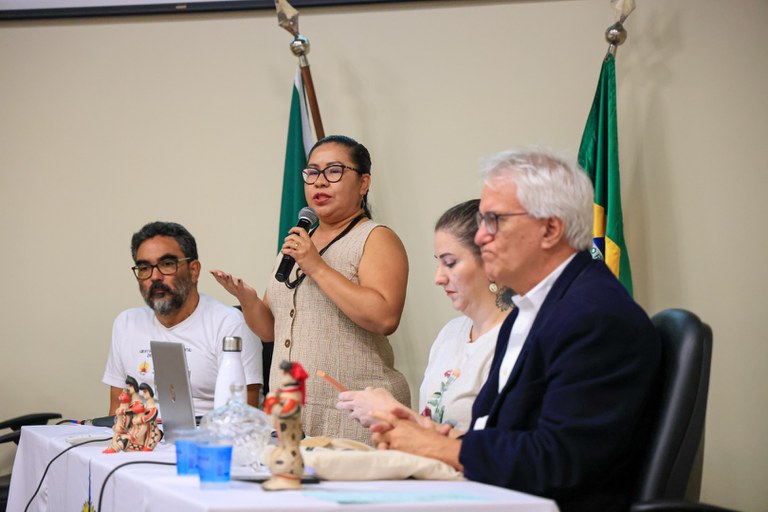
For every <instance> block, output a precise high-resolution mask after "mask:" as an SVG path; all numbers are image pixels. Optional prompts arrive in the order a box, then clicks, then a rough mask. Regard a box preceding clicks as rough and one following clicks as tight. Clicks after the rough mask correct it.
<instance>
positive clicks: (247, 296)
mask: <svg viewBox="0 0 768 512" xmlns="http://www.w3.org/2000/svg"><path fill="white" fill-rule="evenodd" d="M211 275H212V276H213V277H214V279H216V282H218V283H219V284H220V285H221V286H223V287H224V289H225V290H227V291H228V292H229V293H231V294H232V295H234V296H235V298H237V300H238V301H240V304H243V302H246V303H247V302H249V301H254V300H258V298H259V294H258V293H257V292H256V290H255V289H254V288H253V287H251V286H250V285H249V284H248V283H246V282H245V281H243V280H242V279H240V278H239V277H232V274H228V273H226V272H224V271H222V270H216V269H214V270H211Z"/></svg>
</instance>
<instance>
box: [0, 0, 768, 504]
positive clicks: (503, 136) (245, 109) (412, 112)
mask: <svg viewBox="0 0 768 512" xmlns="http://www.w3.org/2000/svg"><path fill="white" fill-rule="evenodd" d="M638 3H639V4H640V5H639V8H638V10H637V12H636V13H635V14H633V15H632V17H631V18H630V19H629V21H628V23H627V29H628V31H629V40H628V41H627V43H626V44H625V45H624V46H623V47H622V49H621V50H620V52H619V58H618V83H619V117H620V139H621V164H622V188H623V193H624V211H625V216H626V217H625V223H626V237H627V240H628V244H629V247H630V251H631V257H632V263H633V271H634V274H635V288H636V295H637V299H638V301H639V302H640V303H641V304H642V305H643V306H644V307H645V308H646V309H647V310H648V311H649V312H651V313H653V312H656V311H658V310H660V309H663V308H667V307H673V306H675V307H685V308H689V309H692V310H694V311H695V312H697V313H698V314H700V315H701V316H702V318H704V320H705V321H707V322H709V323H710V324H711V325H712V327H713V329H714V332H715V353H714V361H713V370H712V380H711V394H710V400H709V414H708V426H707V428H708V431H707V444H706V460H705V472H704V483H703V485H704V489H703V498H704V499H705V500H708V501H710V502H714V503H718V504H723V505H729V506H732V507H736V508H742V509H746V510H768V505H767V504H768V488H767V487H766V485H765V475H766V474H768V450H766V448H765V442H764V440H763V436H764V434H765V433H766V432H768V413H766V408H765V407H764V405H760V404H764V403H765V400H766V398H765V397H766V395H768V393H767V391H768V389H766V388H767V386H766V383H767V382H768V378H766V375H768V344H767V343H766V338H767V337H768V336H767V335H768V329H766V327H765V324H761V323H760V322H761V320H760V319H759V315H760V314H761V310H762V308H763V307H764V305H765V300H764V298H763V294H764V290H766V288H768V273H767V272H766V270H765V268H764V266H763V265H764V264H765V262H766V256H767V255H768V254H767V252H768V251H766V249H767V247H766V245H767V244H766V235H765V231H764V227H763V223H764V221H765V219H766V217H768V215H767V214H768V206H766V201H765V200H764V199H763V196H764V190H765V189H766V185H768V174H766V164H765V162H766V159H765V157H764V156H763V154H762V153H763V151H764V146H765V137H766V135H765V134H766V133H767V132H768V106H767V105H766V100H765V92H764V91H765V84H766V82H768V45H767V44H766V42H765V38H764V34H765V31H764V27H763V23H764V20H765V19H767V18H768V3H767V2H765V1H762V0H752V1H747V0H738V1H729V2H726V1H715V0H677V1H675V2H669V1H668V0H644V1H643V2H638ZM693 9H696V11H695V12H694V11H693ZM611 23H612V13H611V10H610V8H609V2H608V0H583V1H582V0H570V1H567V0H561V1H539V2H503V1H499V2H480V1H477V2H466V1H455V2H423V3H409V4H402V5H388V6H383V7H356V8H353V7H349V8H324V9H304V11H303V13H302V18H301V28H302V31H303V32H304V33H305V34H306V35H307V36H308V37H310V39H311V41H312V45H313V50H312V53H311V55H310V60H311V63H312V65H313V70H314V73H315V81H316V86H317V90H318V93H319V95H320V100H321V109H322V112H323V116H324V121H325V125H326V130H327V132H329V133H336V132H341V133H346V134H350V135H352V136H354V137H356V138H359V139H360V140H361V141H363V142H364V143H366V144H367V145H368V146H369V148H370V150H371V153H372V154H373V159H374V169H373V179H374V185H373V190H372V193H371V195H372V201H373V204H374V207H375V213H376V215H377V218H378V219H379V220H380V221H382V222H385V223H386V224H388V225H390V226H392V227H393V228H394V229H395V230H396V231H397V232H398V233H399V234H400V236H401V237H402V239H403V241H404V243H405V245H406V248H407V250H408V253H409V257H410V262H411V276H410V280H409V292H408V301H407V305H406V311H405V314H404V317H403V321H402V323H401V326H400V329H399V330H398V332H397V334H396V335H395V336H393V337H392V341H393V344H394V345H395V348H396V351H397V357H398V366H399V367H400V368H401V369H402V370H403V371H404V372H406V374H407V376H408V378H409V380H410V382H411V385H412V387H413V388H414V390H415V389H417V387H418V383H419V382H420V378H421V372H422V370H423V367H424V364H425V360H426V355H427V351H428V347H429V345H430V343H431V341H432V339H433V337H434V335H435V333H436V332H437V330H438V328H439V327H440V326H441V325H442V324H443V322H445V321H446V320H447V319H448V318H450V317H452V316H453V315H454V314H455V313H454V312H453V311H452V310H451V309H450V307H449V305H448V301H447V300H446V299H445V298H444V296H443V294H442V292H441V290H439V289H438V288H436V287H435V286H433V284H432V274H433V272H434V261H433V257H432V247H431V229H432V224H433V222H434V221H435V219H436V218H437V216H438V215H439V214H440V213H441V212H442V211H443V210H444V209H445V208H447V207H448V206H450V205H452V204H454V203H456V202H458V201H460V200H463V199H467V198H469V197H472V196H478V194H479V191H480V181H479V179H478V177H477V172H476V168H477V162H478V159H479V158H480V157H481V156H483V155H487V154H489V153H492V152H495V151H497V150H501V149H505V148H509V147H513V146H520V145H530V144H537V145H544V146H549V147H554V148H561V149H565V150H568V151H570V152H571V153H575V152H576V150H577V147H578V143H579V140H580V137H581V131H582V129H583V126H584V122H585V120H586V115H587V111H588V109H589V106H590V104H591V101H592V96H593V94H594V89H595V84H596V82H597V77H598V72H599V66H600V59H601V58H602V56H603V53H604V51H605V48H606V45H605V43H604V40H603V31H604V30H605V28H606V27H607V26H608V25H610V24H611ZM288 42H289V36H288V34H287V33H285V32H284V31H282V30H281V29H279V28H278V27H277V26H276V23H275V20H274V15H273V13H272V12H270V11H259V12H248V13H229V14H226V13H221V14H211V15H186V16H185V15H181V16H161V17H120V18H107V19H96V18H90V19H77V20H47V21H22V22H5V23H0V212H1V214H0V219H2V222H1V223H0V240H2V245H1V246H0V247H1V248H0V268H2V270H3V277H2V286H1V287H0V311H2V321H1V322H0V339H2V346H3V351H4V357H3V358H2V361H3V371H2V372H0V411H1V412H0V417H9V416H11V415H17V414H23V413H26V412H29V411H37V410H57V411H61V412H62V413H63V414H64V415H65V416H67V417H73V418H86V417H92V416H98V415H103V414H105V413H106V411H107V394H108V390H107V387H106V386H105V385H103V384H101V374H102V371H103V367H104V360H105V357H106V353H107V347H108V345H109V340H110V332H111V331H110V329H111V323H112V319H113V318H114V316H115V315H116V314H117V312H119V311H120V310H122V309H124V308H127V307H131V306H135V305H138V304H140V298H139V295H138V293H137V290H136V284H135V281H134V280H133V278H132V276H131V274H130V270H129V268H128V267H130V265H131V260H130V255H129V251H128V244H129V237H130V234H131V233H132V232H133V231H135V230H136V229H138V228H139V227H140V226H141V225H142V224H143V223H145V222H147V221H150V220H155V219H169V220H176V221H179V222H181V223H183V224H185V225H186V226H187V227H188V228H189V229H190V230H191V231H192V233H194V234H195V235H196V236H197V238H198V243H199V246H200V249H201V251H200V252H201V260H202V262H203V265H204V268H207V269H210V268H214V267H220V268H224V269H227V270H230V271H232V272H234V273H237V274H240V275H242V276H244V277H245V278H246V279H247V280H248V281H250V282H251V283H253V284H254V285H256V286H257V287H258V288H259V289H263V288H264V286H265V284H266V282H267V279H269V278H270V276H269V269H270V267H271V262H272V258H273V256H274V253H275V249H276V239H277V229H276V227H277V226H276V225H277V209H278V206H277V205H278V198H279V194H280V188H281V183H280V181H281V175H282V161H283V152H284V146H285V136H286V127H287V114H288V106H289V95H290V87H291V81H292V79H293V71H294V67H295V60H294V58H293V57H292V55H291V54H290V52H289V50H288V46H287V45H288ZM201 287H202V290H203V291H204V292H207V293H210V294H213V295H215V296H217V297H218V298H221V299H224V300H228V301H229V299H228V298H227V297H226V295H225V294H224V293H222V291H221V290H219V289H218V288H217V286H216V284H215V282H214V281H213V279H212V278H210V276H204V278H203V279H202V284H201ZM230 302H231V301H230ZM12 456H13V451H12V450H10V449H8V448H3V450H2V451H0V466H1V467H3V468H5V469H7V468H8V467H9V465H10V461H11V460H12Z"/></svg>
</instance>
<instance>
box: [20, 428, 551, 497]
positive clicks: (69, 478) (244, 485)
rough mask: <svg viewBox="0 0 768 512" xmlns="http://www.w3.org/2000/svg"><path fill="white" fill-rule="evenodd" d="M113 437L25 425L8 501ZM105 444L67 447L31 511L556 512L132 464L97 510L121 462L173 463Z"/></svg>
mask: <svg viewBox="0 0 768 512" xmlns="http://www.w3.org/2000/svg"><path fill="white" fill-rule="evenodd" d="M111 433H112V431H111V430H110V429H106V428H100V427H86V426H80V425H62V426H42V427H24V428H23V429H22V435H21V443H20V445H19V449H18V451H17V453H16V458H15V461H14V465H13V473H12V474H13V476H12V478H11V490H10V496H9V502H8V511H9V512H17V511H18V512H21V511H23V510H24V507H25V506H26V504H27V502H28V501H29V499H30V498H31V497H32V494H33V493H34V491H35V489H36V488H37V485H38V483H39V482H40V478H41V477H42V475H43V471H44V470H45V466H46V465H47V464H48V462H49V461H50V460H51V459H52V458H53V457H55V456H56V455H57V454H58V453H60V452H61V451H62V450H64V449H65V448H67V447H69V446H70V443H69V441H68V440H71V439H73V438H74V437H75V436H78V437H84V436H94V437H109V436H110V435H111ZM106 446H107V442H103V443H94V444H87V445H84V446H79V447H76V448H73V449H72V450H70V451H69V452H67V453H66V454H64V455H62V456H61V457H60V458H58V459H57V460H56V461H55V462H54V463H53V464H52V465H51V468H50V470H49V471H48V475H47V476H46V478H45V480H44V482H43V484H42V486H41V488H40V492H39V493H38V495H37V496H36V497H35V498H34V500H33V501H32V504H31V506H30V507H29V510H30V511H47V510H51V511H59V510H63V511H74V510H88V509H87V508H86V504H87V503H88V501H89V499H90V501H91V503H92V504H93V505H94V506H98V510H100V511H102V510H103V511H104V512H123V511H125V512H129V511H142V510H147V511H172V512H176V511H179V512H180V511H201V512H202V511H205V512H208V511H227V512H229V511H243V510H281V511H294V510H295V511H304V510H344V511H350V510H353V509H354V510H365V511H390V512H391V511H396V510H403V511H404V510H409V511H410V510H419V511H435V512H443V511H446V510H472V511H484V510H505V511H526V512H557V506H556V505H555V503H554V502H553V501H551V500H546V499H542V498H538V497H535V496H530V495H527V494H523V493H519V492H514V491H510V490H507V489H502V488H499V487H493V486H490V485H484V484H479V483H476V482H440V481H419V480H397V481H369V482H321V483H320V484H308V485H305V486H304V489H302V490H301V491H281V492H266V491H263V490H262V489H261V487H260V486H259V485H258V484H256V483H250V482H241V481H232V482H230V484H229V488H228V489H223V490H201V489H200V484H199V482H198V479H197V477H195V476H177V475H176V468H175V467H174V466H158V465H150V464H137V465H131V466H127V467H124V468H120V469H119V470H117V471H116V472H115V473H114V474H113V475H112V476H111V477H110V478H109V481H108V482H107V484H106V487H105V491H104V498H103V500H104V503H103V506H99V504H98V503H97V501H98V496H99V491H100V490H101V487H102V483H103V481H104V478H105V477H106V476H107V474H108V473H109V472H110V471H111V470H112V469H113V468H115V467H116V466H118V465H119V464H121V463H124V462H128V461H161V462H174V461H175V458H176V454H175V451H174V449H173V446H172V445H167V444H166V443H161V444H160V445H159V446H158V448H157V449H156V450H155V451H154V452H151V453H117V454H102V453H101V452H102V450H104V448H106Z"/></svg>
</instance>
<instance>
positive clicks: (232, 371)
mask: <svg viewBox="0 0 768 512" xmlns="http://www.w3.org/2000/svg"><path fill="white" fill-rule="evenodd" d="M222 345H223V346H222V349H223V351H224V354H223V357H222V359H221V365H220V366H219V373H218V374H217V375H216V387H215V388H214V392H213V408H214V409H218V408H219V407H221V406H223V405H225V404H226V403H227V401H228V400H229V397H230V394H231V391H230V386H232V384H238V385H240V386H242V387H243V388H245V370H243V360H242V358H241V357H240V356H241V353H242V351H243V340H242V338H240V337H239V336H225V337H224V339H223V340H222Z"/></svg>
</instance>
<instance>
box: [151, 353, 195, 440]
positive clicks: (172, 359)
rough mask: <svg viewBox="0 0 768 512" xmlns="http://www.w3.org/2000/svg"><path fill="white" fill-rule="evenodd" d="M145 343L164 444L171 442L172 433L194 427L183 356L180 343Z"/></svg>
mask: <svg viewBox="0 0 768 512" xmlns="http://www.w3.org/2000/svg"><path fill="white" fill-rule="evenodd" d="M149 344H150V348H151V349H152V361H153V364H154V367H155V387H156V388H157V402H158V404H159V408H160V417H161V418H162V419H163V433H164V434H165V439H166V441H168V442H173V441H174V437H175V436H174V434H175V432H176V431H178V430H183V429H191V428H195V411H194V407H193V402H192V387H191V386H190V383H189V370H188V368H187V355H186V352H185V350H184V344H183V343H178V342H174V341H150V342H149Z"/></svg>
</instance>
